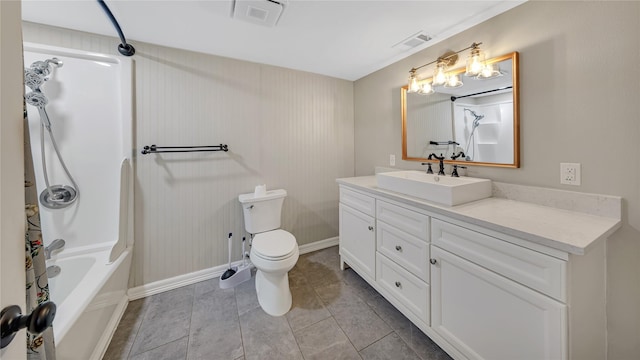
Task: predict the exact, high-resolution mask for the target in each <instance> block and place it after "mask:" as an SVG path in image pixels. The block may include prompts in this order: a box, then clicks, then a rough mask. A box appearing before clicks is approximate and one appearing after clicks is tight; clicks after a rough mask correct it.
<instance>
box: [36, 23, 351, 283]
mask: <svg viewBox="0 0 640 360" xmlns="http://www.w3.org/2000/svg"><path fill="white" fill-rule="evenodd" d="M23 31H24V38H25V41H30V42H37V43H46V44H50V45H58V46H64V47H69V48H78V49H83V50H91V51H97V52H102V53H108V54H117V50H116V46H117V44H118V42H117V40H116V39H114V38H108V37H103V36H98V35H92V34H87V33H82V32H77V31H70V30H64V29H58V28H53V27H48V26H42V25H35V24H30V23H25V24H24V26H23ZM133 45H134V46H135V47H136V55H135V56H134V58H133V59H134V74H135V84H134V86H135V91H134V93H135V104H136V105H135V118H134V122H135V134H136V135H135V144H136V145H135V146H136V148H137V150H136V154H137V158H135V166H136V187H135V191H136V201H135V207H136V213H135V241H136V243H135V247H134V263H133V271H134V286H138V285H142V284H147V283H150V282H153V281H157V280H162V279H166V278H169V277H173V276H177V275H181V274H185V273H189V272H194V271H197V270H201V269H205V268H209V267H212V266H216V265H221V264H224V263H226V261H227V234H228V233H229V232H233V233H234V235H235V240H236V246H235V248H234V258H235V259H236V260H237V259H240V235H241V234H244V225H243V220H242V212H241V208H240V204H239V203H238V200H237V196H238V195H239V194H241V193H244V192H251V191H253V189H254V186H255V185H257V184H261V183H266V184H267V187H268V188H271V189H274V188H284V189H286V190H287V192H288V197H287V198H286V200H285V205H284V213H283V228H284V229H286V230H288V231H290V232H292V233H293V234H294V235H295V236H296V238H297V240H298V244H301V245H302V244H308V243H311V242H314V241H318V240H324V239H327V238H332V237H335V236H337V235H338V187H337V185H336V183H335V179H336V178H339V177H347V176H353V169H354V164H353V152H354V149H353V137H354V135H353V83H352V82H350V81H345V80H339V79H335V78H329V77H326V76H320V75H315V74H310V73H304V72H300V71H293V70H288V69H283V68H277V67H273V66H266V65H260V64H255V63H249V62H244V61H238V60H232V59H228V58H222V57H217V56H210V55H204V54H199V53H194V52H188V51H183V50H176V49H171V48H166V47H159V46H155V45H149V44H144V43H137V42H135V41H134V42H133ZM97 85H99V84H97ZM92 90H94V91H99V90H100V89H99V87H98V86H97V87H96V89H92ZM220 143H225V144H227V145H228V146H229V149H230V151H229V152H228V153H223V152H219V153H185V154H151V155H141V154H140V152H139V150H140V149H141V148H142V147H143V146H144V145H151V144H157V145H158V146H177V145H217V144H220Z"/></svg>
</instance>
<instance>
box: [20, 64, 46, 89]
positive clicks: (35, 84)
mask: <svg viewBox="0 0 640 360" xmlns="http://www.w3.org/2000/svg"><path fill="white" fill-rule="evenodd" d="M44 82H45V77H44V76H42V75H40V74H38V73H37V72H35V71H34V70H33V69H24V84H25V85H26V86H28V87H29V88H30V89H31V90H38V89H39V88H40V86H41V85H42V84H44Z"/></svg>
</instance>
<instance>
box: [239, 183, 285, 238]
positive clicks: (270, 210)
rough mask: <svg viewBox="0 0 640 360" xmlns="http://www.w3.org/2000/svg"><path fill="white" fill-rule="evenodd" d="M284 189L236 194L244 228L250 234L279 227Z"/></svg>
mask: <svg viewBox="0 0 640 360" xmlns="http://www.w3.org/2000/svg"><path fill="white" fill-rule="evenodd" d="M286 196H287V192H286V191H285V190H282V189H280V190H270V191H267V192H266V193H265V194H264V195H257V196H256V195H255V194H254V193H249V194H241V195H240V196H238V200H240V204H242V213H243V214H244V228H245V230H247V232H248V233H250V234H257V233H261V232H265V231H270V230H275V229H279V228H280V225H281V219H282V204H283V203H284V198H285V197H286Z"/></svg>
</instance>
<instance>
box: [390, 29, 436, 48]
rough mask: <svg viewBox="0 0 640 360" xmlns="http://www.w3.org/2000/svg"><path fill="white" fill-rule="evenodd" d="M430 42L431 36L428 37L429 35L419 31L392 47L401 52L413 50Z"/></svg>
mask: <svg viewBox="0 0 640 360" xmlns="http://www.w3.org/2000/svg"><path fill="white" fill-rule="evenodd" d="M429 40H431V36H429V35H427V33H425V32H424V31H419V32H417V33H415V34H413V35H411V36H409V37H408V38H406V39H404V40H402V41H400V42H399V43H397V44H395V45H393V46H392V47H393V48H395V49H399V50H409V49H413V48H414V47H416V46H420V45H422V44H424V43H426V42H427V41H429Z"/></svg>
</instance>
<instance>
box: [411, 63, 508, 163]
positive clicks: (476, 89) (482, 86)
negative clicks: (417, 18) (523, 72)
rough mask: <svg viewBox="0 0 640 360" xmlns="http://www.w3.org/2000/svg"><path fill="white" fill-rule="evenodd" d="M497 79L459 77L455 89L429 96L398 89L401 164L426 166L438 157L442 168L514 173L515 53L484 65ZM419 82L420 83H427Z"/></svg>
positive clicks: (439, 90)
mask: <svg viewBox="0 0 640 360" xmlns="http://www.w3.org/2000/svg"><path fill="white" fill-rule="evenodd" d="M487 62H488V63H490V64H493V67H494V69H495V70H499V71H500V74H501V75H500V76H496V77H492V78H489V79H481V78H479V77H466V76H463V73H464V71H465V69H464V68H461V69H457V70H454V71H452V72H450V74H457V75H458V77H459V78H460V79H461V80H462V81H463V85H462V86H459V87H445V86H437V87H435V93H433V94H429V95H425V94H420V93H407V87H406V86H405V87H403V88H402V136H403V138H402V145H403V148H402V158H403V159H404V160H415V161H428V160H427V158H428V157H429V154H432V153H435V154H436V155H440V154H442V155H444V156H445V158H446V159H452V156H454V157H455V155H458V154H460V152H463V153H464V155H463V156H460V157H455V160H447V161H446V162H448V163H467V164H471V165H486V166H501V167H518V166H519V139H518V138H519V134H518V127H519V126H518V109H519V104H518V53H516V52H514V53H511V54H508V55H505V56H501V57H498V58H494V59H490V60H488V61H487ZM429 80H430V79H425V80H424V81H429Z"/></svg>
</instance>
